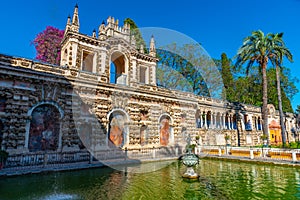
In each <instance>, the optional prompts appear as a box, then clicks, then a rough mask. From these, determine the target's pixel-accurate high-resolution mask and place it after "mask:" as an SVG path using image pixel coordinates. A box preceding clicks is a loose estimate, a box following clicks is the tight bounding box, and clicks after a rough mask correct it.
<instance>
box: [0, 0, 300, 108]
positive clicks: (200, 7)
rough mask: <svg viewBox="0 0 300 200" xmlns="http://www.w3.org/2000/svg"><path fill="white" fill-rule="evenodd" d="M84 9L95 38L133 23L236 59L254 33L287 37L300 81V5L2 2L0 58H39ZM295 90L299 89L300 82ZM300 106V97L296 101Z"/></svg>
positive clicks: (278, 0)
mask: <svg viewBox="0 0 300 200" xmlns="http://www.w3.org/2000/svg"><path fill="white" fill-rule="evenodd" d="M76 3H78V6H79V20H80V32H82V33H85V34H89V35H91V34H92V31H93V29H96V30H97V29H98V26H99V25H100V24H101V22H102V20H106V19H107V17H108V16H114V17H115V18H118V19H120V21H123V19H125V18H127V17H130V18H132V19H133V20H134V21H135V22H136V24H137V25H138V26H139V27H162V28H168V29H172V30H176V31H178V32H181V33H183V34H186V35H187V36H189V37H191V38H193V39H194V40H196V41H198V42H200V43H201V44H202V46H203V47H204V48H205V50H206V51H207V52H208V53H209V54H210V55H211V56H212V57H213V58H220V55H221V53H222V52H225V53H226V54H227V55H228V56H229V57H233V56H234V55H235V54H236V52H237V49H238V48H239V47H240V45H241V44H242V40H243V38H244V37H246V36H248V35H250V34H251V32H252V31H254V30H258V29H261V30H262V31H263V32H265V33H268V32H273V33H275V32H284V40H285V42H286V45H287V47H288V48H289V49H290V50H291V52H292V53H293V56H294V62H293V63H288V62H287V61H285V63H284V64H285V65H286V66H287V67H289V68H290V69H291V70H292V75H293V76H296V77H299V78H300V71H299V70H298V67H299V65H300V38H299V37H300V26H299V22H300V12H299V10H300V0H285V1H282V0H264V1H263V0H226V1H225V0H198V1H197V0H195V1H191V0H185V1H182V0H173V1H161V0H160V1H158V0H151V1H140V0H139V1H130V0H127V1H119V0H114V1H111V0H106V1H104V0H101V1H100V0H92V1H88V0H45V1H33V0H32V1H30V0H27V1H23V0H22V1H21V0H19V1H15V0H11V1H2V2H1V7H0V20H1V31H0V53H3V54H8V55H13V56H20V57H25V58H29V59H33V58H34V57H35V49H34V47H33V46H32V45H31V44H30V43H31V41H32V40H33V39H34V38H35V36H36V35H37V34H38V33H39V32H41V31H42V30H44V29H45V27H46V26H48V25H51V26H55V27H57V28H59V29H64V28H65V24H66V20H67V16H68V15H69V14H70V15H71V16H72V13H73V10H74V5H75V4H76ZM296 86H297V87H298V89H299V90H300V83H297V84H296ZM298 104H299V105H300V93H298V94H297V95H296V96H295V97H294V99H293V100H292V105H293V108H295V107H296V105H298Z"/></svg>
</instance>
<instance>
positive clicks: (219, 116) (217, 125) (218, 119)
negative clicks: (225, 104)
mask: <svg viewBox="0 0 300 200" xmlns="http://www.w3.org/2000/svg"><path fill="white" fill-rule="evenodd" d="M221 122H222V120H221V113H220V112H217V115H216V128H218V129H221V127H222V126H221Z"/></svg>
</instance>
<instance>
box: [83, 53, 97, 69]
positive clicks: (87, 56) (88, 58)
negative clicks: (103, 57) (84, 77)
mask: <svg viewBox="0 0 300 200" xmlns="http://www.w3.org/2000/svg"><path fill="white" fill-rule="evenodd" d="M93 58H94V54H93V53H91V52H88V51H83V52H82V71H87V72H93Z"/></svg>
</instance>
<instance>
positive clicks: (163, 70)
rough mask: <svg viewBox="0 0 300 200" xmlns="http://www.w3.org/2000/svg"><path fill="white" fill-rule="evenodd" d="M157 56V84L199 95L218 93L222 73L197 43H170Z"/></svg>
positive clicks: (212, 95) (159, 50)
mask: <svg viewBox="0 0 300 200" xmlns="http://www.w3.org/2000/svg"><path fill="white" fill-rule="evenodd" d="M156 53H157V56H158V58H159V63H158V65H157V76H156V78H157V83H158V85H160V86H164V87H166V88H169V89H175V90H181V91H185V92H193V93H194V94H196V95H201V96H211V97H215V96H217V95H219V94H220V85H221V82H222V81H221V80H222V77H221V74H220V73H219V71H218V70H216V66H215V63H214V61H213V60H212V59H211V58H210V57H209V56H208V55H207V54H206V52H205V51H203V49H202V48H201V46H200V44H195V43H192V44H183V45H179V44H176V43H172V44H169V45H167V46H164V47H163V48H160V49H157V51H156Z"/></svg>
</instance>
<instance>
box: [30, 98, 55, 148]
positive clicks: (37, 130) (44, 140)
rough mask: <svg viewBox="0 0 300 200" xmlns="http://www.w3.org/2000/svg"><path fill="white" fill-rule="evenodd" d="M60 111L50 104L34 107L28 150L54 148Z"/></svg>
mask: <svg viewBox="0 0 300 200" xmlns="http://www.w3.org/2000/svg"><path fill="white" fill-rule="evenodd" d="M59 116H60V113H59V111H58V109H57V108H56V107H55V106H53V105H50V104H44V105H40V106H38V107H36V108H35V109H34V110H33V112H32V114H31V117H32V119H31V123H30V129H29V144H28V149H29V151H31V152H32V151H46V150H56V149H57V147H58V137H59V129H60V121H59Z"/></svg>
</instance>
